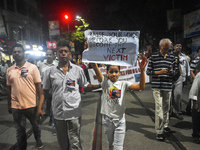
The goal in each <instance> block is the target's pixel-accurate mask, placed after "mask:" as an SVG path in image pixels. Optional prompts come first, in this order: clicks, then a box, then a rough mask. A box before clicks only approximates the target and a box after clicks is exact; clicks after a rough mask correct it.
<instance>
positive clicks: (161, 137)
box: [156, 134, 165, 141]
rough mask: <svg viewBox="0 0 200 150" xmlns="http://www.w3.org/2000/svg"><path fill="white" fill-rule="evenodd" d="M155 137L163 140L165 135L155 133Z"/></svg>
mask: <svg viewBox="0 0 200 150" xmlns="http://www.w3.org/2000/svg"><path fill="white" fill-rule="evenodd" d="M156 139H157V140H159V141H164V140H165V135H164V134H157V135H156Z"/></svg>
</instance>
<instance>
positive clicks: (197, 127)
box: [192, 111, 200, 138]
mask: <svg viewBox="0 0 200 150" xmlns="http://www.w3.org/2000/svg"><path fill="white" fill-rule="evenodd" d="M192 125H193V133H192V137H193V138H196V137H198V138H199V137H200V112H197V111H192Z"/></svg>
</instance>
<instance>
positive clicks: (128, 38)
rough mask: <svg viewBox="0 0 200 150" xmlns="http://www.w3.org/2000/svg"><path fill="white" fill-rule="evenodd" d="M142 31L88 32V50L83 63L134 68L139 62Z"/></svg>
mask: <svg viewBox="0 0 200 150" xmlns="http://www.w3.org/2000/svg"><path fill="white" fill-rule="evenodd" d="M139 36H140V31H104V30H87V31H85V38H86V40H87V43H88V49H86V50H84V51H83V54H82V61H83V62H94V63H101V64H110V65H118V66H133V65H134V64H135V63H136V61H137V54H138V49H139Z"/></svg>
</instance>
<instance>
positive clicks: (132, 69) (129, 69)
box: [88, 63, 149, 85]
mask: <svg viewBox="0 0 200 150" xmlns="http://www.w3.org/2000/svg"><path fill="white" fill-rule="evenodd" d="M146 68H147V67H146ZM146 68H145V83H149V76H148V75H146ZM99 70H100V71H101V73H102V75H103V76H106V67H100V68H99ZM88 72H89V76H90V82H91V84H95V85H96V84H99V82H98V79H97V77H96V74H95V72H94V70H93V69H88ZM140 74H141V71H140V68H139V66H138V63H137V65H136V66H120V76H119V78H118V81H129V82H132V83H139V82H140Z"/></svg>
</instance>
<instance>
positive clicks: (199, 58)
mask: <svg viewBox="0 0 200 150" xmlns="http://www.w3.org/2000/svg"><path fill="white" fill-rule="evenodd" d="M199 61H200V56H197V57H196V58H195V59H194V60H192V62H191V64H190V70H192V71H195V70H196V66H197V63H198V62H199Z"/></svg>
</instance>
